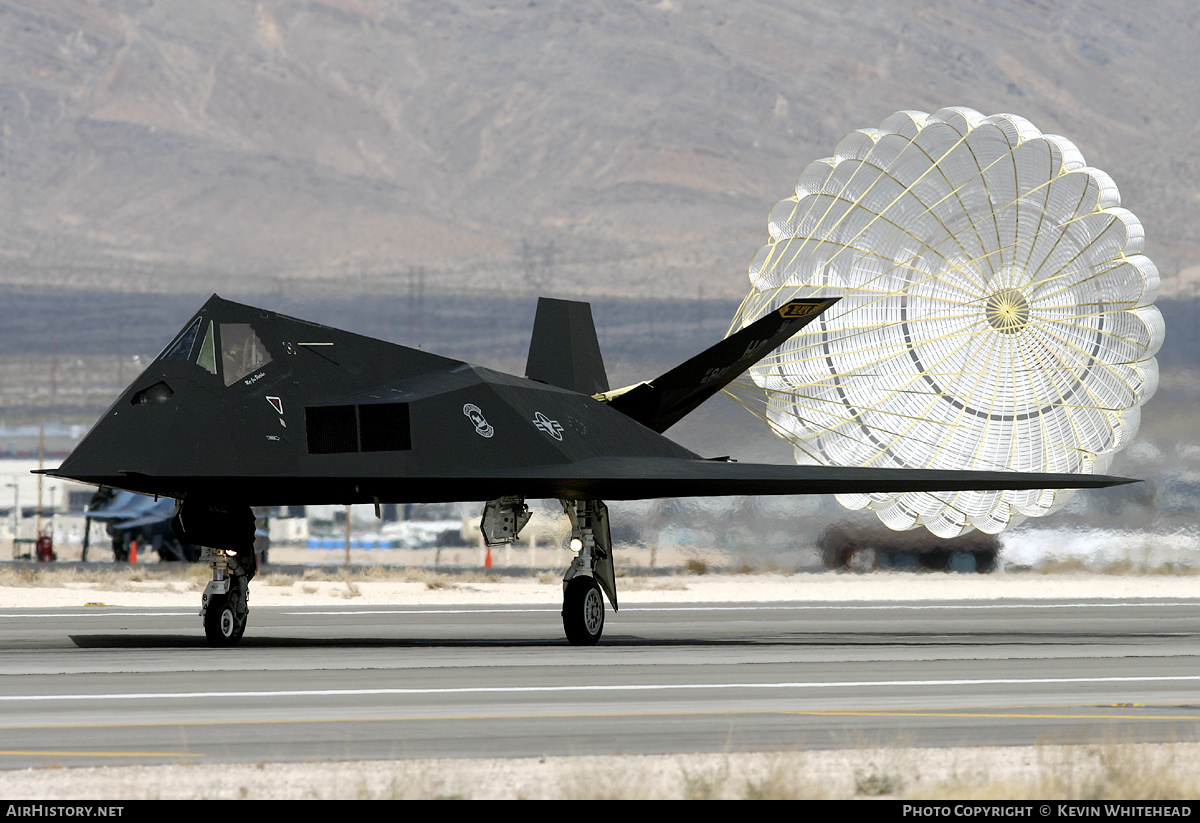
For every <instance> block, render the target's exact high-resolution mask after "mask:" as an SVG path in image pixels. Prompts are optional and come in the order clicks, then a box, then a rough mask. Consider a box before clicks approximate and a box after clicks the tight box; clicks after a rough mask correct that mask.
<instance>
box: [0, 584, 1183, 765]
mask: <svg viewBox="0 0 1200 823" xmlns="http://www.w3.org/2000/svg"><path fill="white" fill-rule="evenodd" d="M1106 739H1118V740H1131V741H1132V740H1145V741H1171V740H1200V598H1197V599H1180V600H1173V601H1169V602H1168V601H1161V600H1156V601H1146V600H1142V601H1114V600H1105V601H1096V602H1074V601H1072V602H1066V601H1046V600H1039V601H1028V602H1014V601H1004V602H1001V603H996V602H985V603H981V602H979V601H971V602H966V601H964V602H937V603H932V602H910V603H903V604H897V603H880V602H855V603H844V604H828V603H826V604H819V605H810V604H803V603H776V604H757V605H743V604H732V603H730V604H680V605H670V606H666V605H664V606H642V607H636V608H626V609H623V610H621V611H620V612H619V613H613V612H612V611H611V610H610V611H609V612H608V620H607V624H606V626H605V634H604V638H603V640H602V641H601V644H600V645H599V646H597V647H593V648H573V647H570V646H568V645H567V643H566V641H565V640H564V639H563V635H562V626H561V622H560V618H559V615H558V610H557V609H556V608H550V607H532V608H505V607H462V608H449V607H426V608H421V607H409V608H404V607H354V606H338V607H333V608H313V607H302V608H255V609H252V611H251V615H250V627H249V628H248V630H247V635H246V637H245V639H244V640H243V642H242V644H241V645H240V646H238V647H236V648H234V649H230V650H215V649H210V648H208V647H207V646H205V644H204V639H203V634H202V631H201V629H200V625H199V620H198V618H197V617H196V613H195V609H186V610H184V609H130V608H113V607H98V608H86V609H3V610H0V769H15V768H24V767H30V766H48V765H71V766H75V765H100V764H104V765H114V764H128V763H139V762H140V763H162V762H197V763H200V762H260V761H303V760H327V759H377V758H383V759H388V758H410V757H413V758H415V757H445V756H449V757H478V756H537V755H570V754H614V753H684V752H710V751H717V752H719V751H732V750H759V751H770V750H777V749H791V748H796V747H804V748H809V749H813V748H855V747H862V746H876V745H906V746H930V745H932V746H958V745H968V746H978V745H1006V744H1033V743H1039V742H1044V743H1077V742H1085V741H1093V740H1106Z"/></svg>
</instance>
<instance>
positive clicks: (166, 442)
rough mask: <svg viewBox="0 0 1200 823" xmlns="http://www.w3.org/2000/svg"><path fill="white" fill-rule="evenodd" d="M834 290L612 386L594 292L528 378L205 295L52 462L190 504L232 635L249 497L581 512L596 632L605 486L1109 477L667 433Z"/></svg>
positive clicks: (64, 470)
mask: <svg viewBox="0 0 1200 823" xmlns="http://www.w3.org/2000/svg"><path fill="white" fill-rule="evenodd" d="M835 302H837V300H836V298H832V299H816V300H791V301H789V302H786V303H783V304H782V305H779V306H776V307H774V308H772V309H770V310H768V311H766V312H765V314H764V315H763V316H762V317H761V318H759V319H758V320H756V321H755V322H753V323H750V324H749V325H747V326H746V327H745V328H743V329H742V330H740V331H738V332H736V333H734V334H732V335H730V336H729V337H727V338H725V339H724V340H722V341H721V342H719V343H717V344H716V345H714V346H712V347H711V348H709V349H708V350H706V351H704V352H702V353H701V354H699V355H697V356H695V357H693V358H692V359H690V360H688V361H686V362H685V363H683V364H681V365H679V366H677V367H676V368H674V369H671V370H670V371H668V372H667V373H665V374H663V375H661V376H660V377H658V378H655V379H653V380H649V381H645V382H642V383H638V384H635V385H633V386H629V387H625V388H621V389H617V390H610V388H609V385H608V378H607V376H606V374H605V371H604V365H603V359H602V357H601V354H600V349H599V344H598V342H597V338H596V333H595V328H594V326H593V324H592V318H591V309H590V307H589V306H588V304H586V303H578V302H572V301H563V300H549V299H545V298H543V299H542V300H541V301H540V302H539V304H538V313H537V317H536V319H535V322H534V331H533V337H532V340H531V343H530V349H529V358H528V362H527V365H526V374H525V376H524V377H517V376H515V375H509V374H503V373H500V372H496V371H492V370H490V369H486V368H483V367H480V366H473V365H470V364H468V363H465V362H461V361H458V360H452V359H449V358H445V357H439V356H437V355H433V354H429V353H427V352H423V351H419V350H416V349H411V348H407V347H405V346H399V345H395V344H391V343H386V342H383V341H380V340H374V339H371V338H367V337H362V336H359V335H355V334H352V333H349V332H345V331H340V330H337V329H333V328H329V327H326V326H320V325H317V324H313V323H308V322H306V321H303V320H297V319H295V318H291V317H286V316H284V315H280V314H276V313H274V312H271V311H267V310H264V309H259V308H254V307H252V306H247V305H242V304H238V303H233V302H230V301H226V300H223V299H221V298H220V297H217V296H215V295H214V296H213V297H212V298H210V299H209V300H208V302H207V303H205V305H204V306H203V308H201V309H200V311H199V312H198V313H197V315H196V316H195V318H194V319H193V320H192V321H191V322H189V323H188V324H187V326H186V327H185V328H184V329H183V330H182V331H181V332H180V333H179V334H178V335H177V336H176V338H175V339H174V340H173V341H172V342H171V343H170V345H168V346H167V348H166V349H165V350H164V351H163V352H162V354H160V355H159V356H158V357H157V358H156V359H155V360H154V361H153V362H152V363H151V364H150V366H149V368H147V369H146V370H145V372H143V373H142V375H141V376H140V377H138V378H137V379H136V380H135V381H134V382H133V383H132V384H131V385H130V386H129V387H128V389H126V391H125V392H124V393H123V394H122V395H121V397H120V398H118V399H117V401H116V402H115V403H114V404H113V405H112V407H111V408H110V409H109V410H108V411H107V412H106V413H105V415H104V417H103V418H101V420H100V421H99V422H98V423H97V425H96V426H95V428H94V429H93V430H92V431H91V432H90V433H89V435H88V436H87V437H86V438H85V439H84V440H83V441H82V442H81V443H80V445H79V446H78V447H77V448H76V449H75V451H73V452H72V453H71V455H70V456H69V457H68V458H67V459H66V460H65V461H64V463H63V464H62V466H61V467H59V468H58V469H55V470H48V471H47V473H49V474H53V475H55V476H58V477H65V478H70V479H73V480H77V481H80V482H85V483H94V484H97V485H104V486H110V487H113V488H119V489H124V490H127V491H133V492H138V493H141V494H149V495H156V496H159V497H167V498H174V499H175V500H177V501H179V509H178V513H177V514H176V516H175V520H174V523H173V526H174V528H175V530H176V533H177V534H178V535H179V536H180V538H181V539H182V540H183V541H185V542H187V543H194V544H198V545H201V546H204V547H206V548H205V551H204V555H203V559H204V560H206V561H207V562H208V563H209V565H210V566H211V567H212V569H213V580H212V581H211V582H210V583H209V584H208V587H207V588H206V590H205V592H204V595H203V607H202V612H201V613H202V616H203V622H204V627H205V634H206V636H207V637H208V639H209V641H210V643H213V644H217V645H222V644H232V643H236V642H237V641H238V640H239V639H240V638H241V637H242V634H243V632H244V631H245V627H246V618H247V614H248V584H249V581H250V579H251V578H252V577H253V575H254V573H255V571H256V566H257V564H256V562H255V558H254V550H253V541H254V514H253V512H252V507H254V506H269V505H288V504H299V503H304V504H321V503H337V504H350V503H372V502H373V503H375V504H376V506H379V505H380V504H382V503H388V502H422V503H428V502H444V501H463V500H477V501H483V502H484V503H485V505H484V510H483V515H482V520H481V529H482V531H483V534H484V538H485V540H487V541H488V543H489V544H492V545H494V544H498V543H506V542H511V541H512V540H514V539H516V537H517V535H518V533H519V532H520V529H521V527H522V526H523V525H524V524H525V522H526V521H527V520H528V517H529V514H528V509H527V507H526V505H525V500H526V499H529V498H557V499H558V500H560V501H561V502H562V505H563V508H564V510H565V511H566V513H567V515H568V516H569V518H570V520H571V527H572V531H571V540H570V548H571V550H572V551H573V552H574V558H573V560H572V562H571V564H570V567H569V568H568V569H567V570H566V572H565V574H564V586H563V611H562V618H563V627H564V629H565V631H566V635H567V638H568V639H569V640H570V642H571V643H574V644H594V643H596V642H597V641H598V640H599V638H600V635H601V632H602V630H603V625H604V596H603V595H602V594H601V591H602V590H603V593H604V595H607V597H608V599H609V602H610V603H611V604H612V606H613V608H614V609H615V608H617V589H616V576H615V573H614V566H613V555H612V545H611V540H610V537H609V524H608V510H607V507H606V506H605V504H604V502H603V500H604V499H605V498H607V499H623V500H628V499H640V498H659V497H687V496H714V495H743V494H813V493H821V494H826V493H834V492H867V491H957V490H965V489H1031V488H1032V489H1038V488H1085V487H1100V486H1109V485H1114V484H1118V483H1122V482H1130V481H1127V480H1124V479H1122V478H1116V477H1108V476H1103V475H1083V474H1081V475H1073V474H1034V473H1017V472H976V471H936V470H926V469H912V470H909V469H876V468H841V467H833V466H796V465H787V466H784V465H764V464H748V463H737V462H735V461H732V460H730V459H729V458H727V457H718V458H710V459H706V458H703V457H701V456H700V455H698V454H695V453H693V452H691V451H689V450H687V449H685V448H683V447H682V446H679V445H678V444H676V443H674V442H673V441H671V440H669V439H667V438H666V437H664V436H663V435H662V432H664V431H665V430H666V429H667V428H669V427H670V426H671V425H673V424H674V423H676V422H678V421H679V420H680V419H682V418H683V417H684V416H685V415H687V414H688V413H689V412H691V411H692V410H694V409H695V408H696V407H697V406H699V405H700V404H701V403H702V402H704V400H706V399H707V398H709V397H711V396H712V395H713V394H715V393H716V392H717V391H719V390H720V389H721V388H722V387H723V386H725V385H726V384H727V383H729V381H731V380H733V379H734V378H735V377H737V376H738V375H740V374H741V373H742V372H744V371H745V370H746V369H747V368H748V367H749V366H751V365H753V364H754V363H755V362H757V361H758V360H760V359H761V358H762V357H764V356H765V355H767V354H768V353H769V352H771V351H772V350H774V349H775V348H776V347H778V346H779V345H780V344H781V343H782V342H784V341H785V340H787V339H788V338H789V337H791V336H792V335H793V334H795V333H796V332H797V331H798V330H800V329H801V328H803V327H804V326H805V325H806V324H807V323H809V322H811V321H812V320H813V319H815V318H816V317H818V316H819V315H820V314H821V313H822V312H823V311H825V310H826V309H827V308H829V307H830V306H831V305H833V304H834V303H835Z"/></svg>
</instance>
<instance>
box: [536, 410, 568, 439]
mask: <svg viewBox="0 0 1200 823" xmlns="http://www.w3.org/2000/svg"><path fill="white" fill-rule="evenodd" d="M533 425H535V426H537V427H538V428H539V429H541V430H542V431H544V432H545V433H546V434H548V435H550V436H551V437H553V438H554V439H555V440H562V436H563V427H562V425H561V424H560V423H559V422H558V421H557V420H551V419H550V418H549V417H547V416H546V415H544V414H542V413H541V412H537V413H536V414H535V415H534V418H533Z"/></svg>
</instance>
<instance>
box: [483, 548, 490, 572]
mask: <svg viewBox="0 0 1200 823" xmlns="http://www.w3.org/2000/svg"><path fill="white" fill-rule="evenodd" d="M483 567H484V568H485V569H490V568H491V567H492V547H491V546H488V547H487V558H485V559H484V561H483Z"/></svg>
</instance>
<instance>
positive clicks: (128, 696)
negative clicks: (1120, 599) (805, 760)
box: [0, 674, 1200, 703]
mask: <svg viewBox="0 0 1200 823" xmlns="http://www.w3.org/2000/svg"><path fill="white" fill-rule="evenodd" d="M1195 680H1200V675H1198V674H1180V675H1137V676H1129V677H1030V678H1013V677H995V678H978V679H974V680H966V679H963V680H845V681H837V680H835V681H810V682H804V683H801V682H791V683H625V684H614V685H573V686H455V687H450V688H408V689H290V690H289V689H283V690H280V691H256V692H250V691H213V692H122V693H120V694H112V693H110V694H25V695H0V703H18V702H44V701H54V700H211V699H215V698H219V699H226V698H257V697H265V698H271V699H277V698H281V697H334V696H337V697H363V696H372V695H418V694H527V693H548V692H653V691H696V690H704V689H708V690H714V691H722V690H727V689H851V688H870V687H880V686H886V687H888V688H904V687H910V686H922V687H930V686H997V685H1001V686H1041V685H1048V684H1074V683H1171V682H1179V681H1195Z"/></svg>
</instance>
